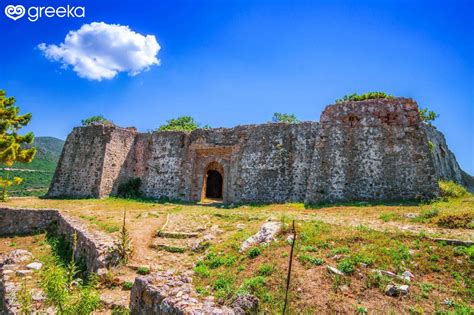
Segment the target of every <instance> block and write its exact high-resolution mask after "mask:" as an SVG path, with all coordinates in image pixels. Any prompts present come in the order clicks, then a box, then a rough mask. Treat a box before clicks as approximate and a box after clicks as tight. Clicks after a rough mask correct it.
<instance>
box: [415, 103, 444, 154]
mask: <svg viewBox="0 0 474 315" xmlns="http://www.w3.org/2000/svg"><path fill="white" fill-rule="evenodd" d="M418 112H419V113H420V118H421V120H423V121H424V122H426V123H428V124H430V123H431V122H432V121H434V120H435V119H436V118H438V117H439V115H438V114H436V113H435V112H434V111H432V110H428V108H421V109H420V110H419V111H418ZM430 147H431V146H430Z"/></svg>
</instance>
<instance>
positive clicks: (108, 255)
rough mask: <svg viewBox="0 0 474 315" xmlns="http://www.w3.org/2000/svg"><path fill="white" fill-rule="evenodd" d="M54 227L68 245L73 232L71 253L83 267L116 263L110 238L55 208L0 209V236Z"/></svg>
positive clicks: (89, 269)
mask: <svg viewBox="0 0 474 315" xmlns="http://www.w3.org/2000/svg"><path fill="white" fill-rule="evenodd" d="M51 227H55V228H56V230H57V233H58V234H60V235H63V236H64V237H65V238H66V239H67V240H68V242H69V243H70V244H72V238H73V235H74V234H76V235H77V246H76V249H75V251H74V256H75V257H76V259H78V260H84V263H85V265H86V267H87V270H88V271H90V272H98V271H99V269H103V268H106V267H107V265H109V264H111V265H113V264H115V263H117V259H116V257H115V255H114V253H113V248H114V240H113V239H112V238H111V237H110V235H108V234H104V233H101V232H98V231H91V230H89V229H88V228H87V226H86V225H85V224H84V223H83V222H81V221H79V220H77V219H74V218H72V217H69V216H67V215H65V214H64V213H61V212H60V211H58V210H55V209H15V208H0V236H3V235H18V234H31V233H37V232H41V231H44V230H47V229H49V228H51Z"/></svg>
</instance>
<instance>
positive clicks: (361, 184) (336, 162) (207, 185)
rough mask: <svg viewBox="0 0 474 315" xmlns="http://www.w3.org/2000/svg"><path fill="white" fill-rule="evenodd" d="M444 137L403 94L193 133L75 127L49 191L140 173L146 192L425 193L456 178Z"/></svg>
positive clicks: (254, 197)
mask: <svg viewBox="0 0 474 315" xmlns="http://www.w3.org/2000/svg"><path fill="white" fill-rule="evenodd" d="M461 176H462V175H461V170H460V168H459V165H458V164H457V162H456V159H455V157H454V155H453V153H452V152H451V151H449V149H448V148H447V145H446V142H445V139H444V136H443V135H442V134H441V133H440V132H439V131H437V130H436V128H434V127H433V126H431V125H428V124H426V123H424V122H422V121H421V119H420V116H419V112H418V106H417V104H416V102H415V101H413V100H412V99H408V98H391V99H370V100H364V101H357V102H355V101H348V102H342V103H338V104H334V105H329V106H327V107H326V109H325V110H324V111H323V113H322V114H321V119H320V121H319V122H301V123H296V124H287V123H268V124H261V125H247V126H237V127H234V128H216V129H197V130H194V131H192V132H181V131H156V132H149V133H139V132H137V131H136V130H135V129H134V128H120V127H117V126H107V125H93V126H86V127H77V128H74V130H73V131H72V132H71V133H70V134H69V136H68V138H67V140H66V144H65V146H64V149H63V152H62V154H61V158H60V160H59V164H58V166H57V169H56V172H55V175H54V178H53V181H52V183H51V186H50V188H49V192H48V196H49V197H59V196H68V197H95V198H102V197H107V196H110V195H113V194H115V193H116V192H117V189H118V187H119V185H121V184H123V183H126V182H127V181H128V180H130V179H133V178H140V179H141V182H142V183H141V186H140V191H141V193H142V194H143V196H146V197H151V198H162V197H166V198H170V199H181V200H189V201H201V200H203V199H205V198H210V199H218V200H222V201H223V202H226V203H234V202H306V203H318V202H328V201H329V202H335V201H355V200H400V199H416V198H431V197H434V196H436V195H437V194H438V186H437V181H438V179H447V180H454V181H456V182H458V183H462V177H461Z"/></svg>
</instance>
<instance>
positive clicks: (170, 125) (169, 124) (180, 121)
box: [158, 116, 210, 131]
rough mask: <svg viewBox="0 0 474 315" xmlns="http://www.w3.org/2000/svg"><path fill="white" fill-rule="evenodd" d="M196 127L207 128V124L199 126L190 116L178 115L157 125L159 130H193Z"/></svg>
mask: <svg viewBox="0 0 474 315" xmlns="http://www.w3.org/2000/svg"><path fill="white" fill-rule="evenodd" d="M198 128H203V129H209V128H210V126H209V125H204V126H202V127H201V126H200V124H199V123H198V122H196V120H194V118H193V117H191V116H180V117H177V118H172V119H170V120H167V121H166V124H164V125H161V126H160V127H158V130H159V131H193V130H195V129H198Z"/></svg>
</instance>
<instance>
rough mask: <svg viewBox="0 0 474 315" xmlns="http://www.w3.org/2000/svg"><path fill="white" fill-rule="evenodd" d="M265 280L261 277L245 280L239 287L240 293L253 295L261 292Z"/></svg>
mask: <svg viewBox="0 0 474 315" xmlns="http://www.w3.org/2000/svg"><path fill="white" fill-rule="evenodd" d="M266 282H267V279H266V278H265V277H263V276H256V277H253V278H249V279H245V280H244V282H242V285H241V287H240V292H241V293H243V292H245V293H252V294H255V293H257V292H262V291H264V290H265V283H266Z"/></svg>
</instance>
